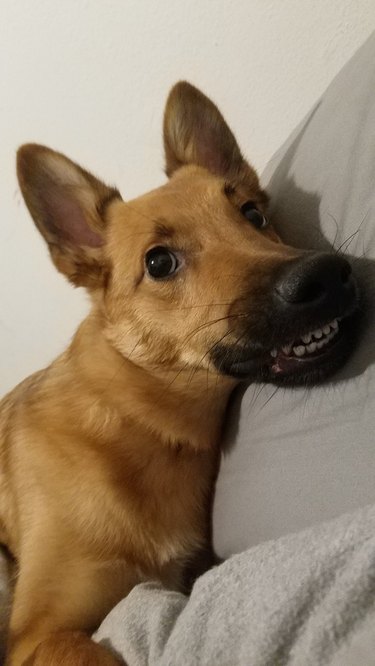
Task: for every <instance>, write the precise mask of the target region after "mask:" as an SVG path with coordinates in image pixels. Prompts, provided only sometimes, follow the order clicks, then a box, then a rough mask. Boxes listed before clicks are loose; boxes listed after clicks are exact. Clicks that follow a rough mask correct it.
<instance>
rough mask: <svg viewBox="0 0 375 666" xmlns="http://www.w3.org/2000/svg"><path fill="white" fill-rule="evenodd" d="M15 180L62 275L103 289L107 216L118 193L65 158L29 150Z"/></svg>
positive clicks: (33, 148)
mask: <svg viewBox="0 0 375 666" xmlns="http://www.w3.org/2000/svg"><path fill="white" fill-rule="evenodd" d="M17 174H18V180H19V183H20V187H21V191H22V194H23V197H24V199H25V202H26V205H27V207H28V209H29V211H30V213H31V216H32V218H33V220H34V222H35V224H36V226H37V227H38V229H39V231H40V232H41V234H42V236H43V237H44V239H45V240H46V242H47V244H48V247H49V250H50V253H51V256H52V259H53V261H54V263H55V265H56V267H57V268H58V270H59V271H61V272H62V273H64V274H65V275H66V276H67V277H68V278H69V280H70V281H71V282H73V283H74V284H76V285H84V286H87V287H90V288H95V287H97V286H100V284H101V280H102V277H103V275H104V274H105V271H106V268H105V266H104V256H103V252H102V251H101V249H100V248H101V246H102V245H103V244H104V242H105V234H106V216H105V211H106V208H107V206H108V205H109V203H110V202H111V201H112V200H114V199H120V198H121V197H120V194H119V192H118V191H117V190H116V189H115V188H112V187H108V186H107V185H105V183H103V182H102V181H101V180H99V179H98V178H96V177H95V176H93V175H92V174H90V173H89V172H88V171H86V170H85V169H83V168H82V167H80V166H79V165H78V164H75V163H74V162H72V160H70V159H69V158H67V157H65V155H62V154H61V153H57V152H56V151H53V150H50V149H49V148H46V147H44V146H39V145H35V144H27V145H25V146H22V147H21V148H20V150H19V151H18V155H17Z"/></svg>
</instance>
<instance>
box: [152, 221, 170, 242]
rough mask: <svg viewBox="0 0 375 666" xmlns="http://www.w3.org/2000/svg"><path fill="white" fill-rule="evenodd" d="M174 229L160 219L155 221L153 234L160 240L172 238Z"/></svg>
mask: <svg viewBox="0 0 375 666" xmlns="http://www.w3.org/2000/svg"><path fill="white" fill-rule="evenodd" d="M174 233H175V231H174V229H172V228H171V227H169V226H168V224H166V222H165V220H163V219H162V218H160V219H159V220H155V229H154V234H155V236H156V237H157V238H160V239H161V240H163V239H165V238H172V236H174Z"/></svg>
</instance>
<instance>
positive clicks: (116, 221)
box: [0, 83, 357, 666]
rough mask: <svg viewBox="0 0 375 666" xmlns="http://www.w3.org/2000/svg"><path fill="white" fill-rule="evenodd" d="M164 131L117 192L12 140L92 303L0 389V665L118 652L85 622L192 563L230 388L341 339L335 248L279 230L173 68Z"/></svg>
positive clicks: (204, 559) (203, 548)
mask: <svg viewBox="0 0 375 666" xmlns="http://www.w3.org/2000/svg"><path fill="white" fill-rule="evenodd" d="M164 141H165V152H166V164H167V167H166V171H167V175H168V176H169V178H170V180H169V182H168V183H167V184H165V185H163V186H162V187H160V188H159V189H157V190H155V191H153V192H150V193H148V194H146V195H144V196H142V197H139V198H138V199H136V200H134V201H132V202H130V203H125V202H124V201H123V200H122V199H121V197H120V194H119V192H118V191H117V190H116V189H113V188H111V187H107V186H106V185H104V184H103V183H102V182H100V181H98V180H97V179H96V178H95V177H93V176H92V175H91V174H89V173H88V172H86V171H84V170H83V169H82V168H80V167H79V166H77V165H76V164H74V163H73V162H71V161H70V160H68V159H67V158H66V157H64V156H63V155H61V154H59V153H56V152H54V151H52V150H49V149H47V148H44V147H42V146H38V145H26V146H23V147H22V148H21V149H20V151H19V153H18V177H19V182H20V186H21V189H22V193H23V195H24V198H25V201H26V204H27V206H28V208H29V211H30V213H31V215H32V217H33V219H34V221H35V223H36V225H37V227H38V229H39V231H40V232H41V233H42V235H43V236H44V238H45V240H46V242H47V244H48V247H49V250H50V253H51V256H52V259H53V262H54V263H55V265H56V267H57V268H58V270H59V271H61V272H62V273H64V274H65V275H66V276H67V277H68V278H69V280H70V281H71V282H72V283H73V284H74V285H76V286H84V287H86V288H87V290H88V291H89V293H90V295H91V298H92V310H91V313H90V314H89V316H88V317H87V318H86V319H85V320H84V321H83V323H82V324H81V326H80V327H79V329H78V331H77V333H76V335H75V337H74V339H73V341H72V343H71V345H70V346H69V348H68V349H67V350H66V351H65V352H64V353H63V354H62V355H61V356H60V357H59V358H57V359H56V361H54V363H52V365H50V366H49V367H48V368H47V369H45V370H43V371H41V372H38V373H36V374H35V375H33V376H32V377H29V378H28V379H27V380H26V381H24V382H23V383H22V384H21V385H20V386H18V387H17V388H16V389H15V390H14V391H13V392H12V393H10V394H9V395H8V396H7V397H5V398H4V399H3V401H2V403H1V405H0V407H1V411H0V443H1V448H0V452H1V459H0V460H1V462H0V465H1V466H0V475H1V476H0V538H1V541H2V542H3V543H4V544H6V546H7V547H8V549H9V550H10V552H11V553H12V554H13V555H14V557H15V558H16V561H17V567H18V576H17V583H16V587H15V593H14V603H13V609H12V614H11V621H10V635H9V646H8V658H7V664H8V665H9V666H10V665H11V666H19V665H21V664H24V663H27V664H38V665H41V666H47V665H48V666H49V665H50V664H60V663H61V664H69V665H71V664H74V665H79V664H82V665H84V664H115V663H118V662H117V660H116V657H115V656H113V655H112V654H111V653H110V652H109V651H106V650H105V649H104V648H103V647H101V646H98V645H96V644H95V643H93V642H92V641H91V640H90V639H89V638H88V637H87V634H89V632H91V631H92V630H93V629H95V628H96V627H97V625H98V624H99V623H100V621H101V620H102V619H103V618H104V616H105V615H106V613H107V612H108V611H109V610H110V609H111V608H112V607H113V606H114V604H115V603H116V602H117V601H118V600H120V599H121V598H122V597H123V596H124V595H126V594H127V593H128V592H129V590H130V589H131V588H132V587H133V586H134V585H135V584H136V583H138V582H139V581H142V580H146V579H150V578H158V579H160V580H161V581H163V582H164V583H165V584H166V585H168V586H173V587H177V588H183V587H184V585H186V584H187V582H188V578H189V576H188V575H187V573H186V570H187V569H189V568H192V567H193V566H194V563H195V562H197V564H198V563H199V562H200V563H201V565H202V568H204V567H205V566H208V565H209V556H208V555H207V553H208V552H209V548H210V529H209V514H210V498H211V497H212V491H213V484H214V480H215V475H216V470H217V459H218V451H219V445H218V443H219V439H220V432H221V428H222V423H223V415H224V413H225V409H226V405H227V401H228V397H229V395H230V393H231V391H232V389H233V387H234V386H235V385H236V383H238V381H239V380H241V379H243V378H248V379H251V380H252V379H262V380H269V381H289V382H292V383H298V382H307V381H314V380H316V379H317V378H319V377H321V376H326V375H327V374H328V373H329V372H331V371H332V370H334V369H335V368H336V367H338V366H339V365H340V364H341V363H342V362H343V360H344V359H345V358H346V356H347V354H348V352H349V349H350V347H351V343H350V339H349V338H350V332H351V329H352V324H353V323H354V321H355V315H354V314H353V313H354V311H355V308H356V302H357V295H356V287H355V283H354V280H353V278H352V276H351V275H350V267H349V265H348V264H347V262H346V261H345V260H344V259H342V258H340V257H338V256H337V255H329V254H314V253H306V252H301V251H298V250H295V249H293V248H291V247H288V246H286V245H284V244H282V243H281V242H280V241H279V239H278V237H277V236H276V234H275V232H274V231H273V230H272V228H271V227H270V226H269V224H268V222H267V219H266V217H265V205H266V201H267V197H266V195H265V193H264V192H263V191H262V190H261V188H260V186H259V182H258V178H257V176H256V174H255V172H254V171H253V169H252V168H251V167H250V166H249V165H248V164H247V163H246V162H245V160H244V159H243V158H242V156H241V153H240V150H239V148H238V146H237V143H236V141H235V138H234V136H233V134H232V133H231V131H230V129H229V128H228V126H227V125H226V123H225V121H224V119H223V117H222V116H221V114H220V113H219V111H218V109H217V108H216V107H215V106H214V104H213V103H212V102H211V101H210V100H208V99H207V98H206V97H205V96H204V95H203V94H202V93H200V92H199V91H197V90H196V89H195V88H193V87H192V86H190V85H189V84H187V83H179V84H177V85H176V86H175V87H174V88H173V90H172V92H171V94H170V96H169V100H168V103H167V107H166V112H165V121H164ZM339 320H342V321H341V323H340V324H339V323H338V321H339ZM81 631H82V633H80V632H81ZM84 632H85V633H84Z"/></svg>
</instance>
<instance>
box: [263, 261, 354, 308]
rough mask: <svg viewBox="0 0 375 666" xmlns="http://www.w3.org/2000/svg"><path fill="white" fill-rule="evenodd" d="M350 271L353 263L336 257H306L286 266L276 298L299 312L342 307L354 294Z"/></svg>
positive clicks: (279, 280) (277, 283) (279, 279)
mask: <svg viewBox="0 0 375 666" xmlns="http://www.w3.org/2000/svg"><path fill="white" fill-rule="evenodd" d="M351 272H352V269H351V267H350V264H348V262H347V261H346V260H345V259H343V258H342V257H338V256H336V255H334V254H312V255H305V256H303V257H302V258H300V259H297V260H294V261H293V262H291V263H289V264H288V265H287V266H286V267H284V269H283V271H282V274H281V275H280V276H279V278H278V280H277V282H276V285H275V288H274V290H275V295H276V297H277V298H278V299H279V301H281V302H282V303H283V304H284V305H285V306H289V307H290V306H294V308H295V309H297V308H298V309H299V311H300V310H301V309H302V310H306V309H310V308H311V307H316V306H320V307H324V306H331V305H337V306H338V307H340V306H343V305H345V304H346V301H347V300H348V298H349V299H350V295H351V293H350V294H349V292H352V291H353V285H352V279H351ZM294 308H293V309H294Z"/></svg>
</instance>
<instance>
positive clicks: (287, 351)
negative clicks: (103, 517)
mask: <svg viewBox="0 0 375 666" xmlns="http://www.w3.org/2000/svg"><path fill="white" fill-rule="evenodd" d="M281 349H282V351H283V353H284V354H285V356H289V354H290V352H291V351H292V345H284V347H281Z"/></svg>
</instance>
